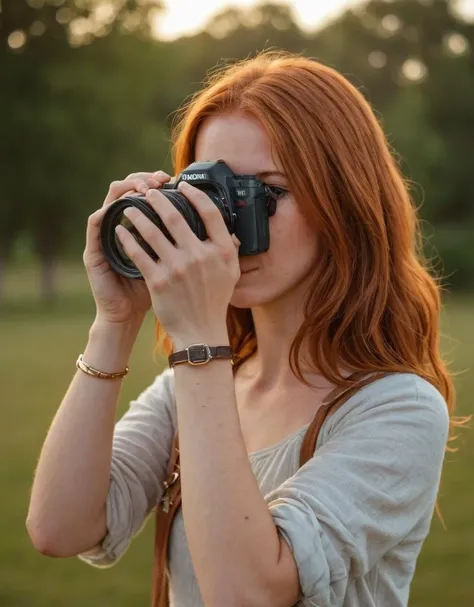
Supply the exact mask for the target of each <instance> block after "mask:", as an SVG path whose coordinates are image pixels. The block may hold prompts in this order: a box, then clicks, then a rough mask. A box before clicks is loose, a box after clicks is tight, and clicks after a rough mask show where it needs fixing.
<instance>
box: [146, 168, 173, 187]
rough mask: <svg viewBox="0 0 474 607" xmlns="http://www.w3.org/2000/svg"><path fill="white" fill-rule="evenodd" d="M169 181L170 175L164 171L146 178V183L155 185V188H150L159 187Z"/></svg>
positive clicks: (156, 172)
mask: <svg viewBox="0 0 474 607" xmlns="http://www.w3.org/2000/svg"><path fill="white" fill-rule="evenodd" d="M170 180H171V175H168V173H165V172H164V171H155V173H152V174H151V175H150V177H149V178H148V183H154V184H157V185H156V186H152V187H161V186H163V185H164V184H165V183H168V182H169V181H170Z"/></svg>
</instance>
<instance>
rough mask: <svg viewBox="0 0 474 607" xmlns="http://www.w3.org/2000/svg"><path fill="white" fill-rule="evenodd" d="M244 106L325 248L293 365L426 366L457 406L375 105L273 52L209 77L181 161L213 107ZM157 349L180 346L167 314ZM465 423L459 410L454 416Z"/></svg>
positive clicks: (180, 148) (247, 316) (186, 119)
mask: <svg viewBox="0 0 474 607" xmlns="http://www.w3.org/2000/svg"><path fill="white" fill-rule="evenodd" d="M232 110H238V111H241V112H242V111H243V112H246V113H248V114H250V115H252V116H253V117H255V118H257V119H258V120H259V121H260V122H261V124H262V125H263V126H264V128H265V129H266V131H267V133H268V137H269V138H270V140H271V143H272V146H273V149H274V151H275V152H276V154H277V156H278V158H279V159H280V162H281V163H282V165H283V166H284V167H285V173H286V174H287V176H288V182H289V188H290V190H291V192H292V193H293V195H294V197H295V200H296V202H297V204H298V205H299V206H300V209H301V211H302V213H303V214H304V216H305V217H306V219H307V221H308V222H309V225H311V226H314V233H315V236H316V235H317V238H318V243H320V246H319V251H320V253H319V257H318V262H317V264H315V266H314V270H313V276H312V286H311V288H310V290H309V293H310V295H309V297H308V298H307V301H306V302H305V320H304V322H303V324H302V326H301V327H300V329H299V331H298V333H297V335H296V337H295V340H294V342H293V344H292V346H291V350H290V360H289V364H290V366H291V369H292V371H293V373H294V374H295V375H296V376H297V377H298V378H299V379H300V380H301V381H303V382H304V383H307V382H305V380H304V378H303V377H302V374H301V371H300V367H299V363H298V360H299V352H300V349H301V347H302V345H303V343H305V344H307V345H308V347H309V352H310V355H311V360H312V362H313V364H314V367H315V370H317V371H318V372H320V373H321V374H322V375H323V376H325V377H326V378H327V379H328V380H329V381H331V382H333V383H334V384H336V385H341V386H344V385H345V381H344V379H343V378H342V377H341V375H340V373H339V371H338V368H339V367H340V366H342V367H344V368H346V369H350V370H353V371H390V372H402V373H404V372H408V373H416V374H417V375H419V376H421V377H423V378H425V379H426V380H427V381H429V382H430V383H432V384H433V385H434V386H435V387H436V388H437V389H438V390H439V391H440V392H441V394H442V395H443V396H444V398H445V399H446V402H447V404H448V408H449V411H450V412H451V413H452V412H453V410H454V401H455V392H454V387H453V382H452V378H451V376H450V373H449V372H448V370H447V368H446V365H445V363H444V362H443V359H442V357H441V354H440V349H439V337H440V329H439V315H440V309H441V296H440V284H439V279H438V278H436V277H434V276H432V275H431V274H430V271H429V267H428V263H427V261H426V260H425V258H424V257H423V253H422V242H421V233H420V228H419V222H418V217H417V213H416V210H415V208H414V206H413V203H412V201H411V198H410V195H409V192H408V188H407V183H406V181H405V180H404V178H403V176H402V174H401V172H400V170H399V168H398V166H397V163H396V161H395V159H394V157H393V156H392V154H391V151H390V149H389V146H388V144H387V140H386V138H385V136H384V133H383V131H382V128H381V127H380V125H379V123H378V121H377V119H376V117H375V115H374V113H373V111H372V109H371V107H370V105H369V103H368V102H367V101H366V100H365V98H364V97H363V95H362V94H361V93H360V92H359V91H358V90H357V89H356V88H355V87H354V86H353V85H352V84H351V83H350V82H349V81H348V80H347V79H346V78H344V77H343V76H342V75H341V74H339V73H338V72H336V71H335V70H334V69H331V68H329V67H327V66H325V65H323V64H321V63H319V62H317V61H314V60H311V59H308V58H305V57H302V56H295V55H290V54H288V53H275V52H266V53H263V54H261V55H259V56H257V57H256V58H253V59H248V60H244V61H241V62H239V63H236V64H234V65H232V66H228V67H226V68H224V69H223V70H220V71H219V72H217V73H214V74H213V75H212V76H210V77H209V79H208V82H207V83H206V86H205V87H204V89H202V90H201V91H199V92H198V93H196V94H195V95H194V96H193V97H192V98H191V100H190V101H189V102H188V103H187V104H186V105H185V106H184V107H183V109H182V111H181V112H180V114H179V115H178V121H177V123H176V124H175V127H174V132H173V144H174V145H173V161H174V170H175V173H176V174H177V173H179V172H180V171H181V170H183V169H184V168H185V167H186V166H188V165H189V164H190V163H191V162H193V160H194V151H195V142H196V136H197V132H198V129H199V127H200V125H201V124H202V122H203V120H204V119H206V118H207V117H210V116H213V115H216V114H218V113H221V112H227V111H232ZM227 327H228V332H229V338H230V343H231V345H232V347H233V349H234V352H235V356H236V362H235V364H234V371H235V370H236V369H237V368H238V366H239V364H241V363H242V362H243V361H244V360H245V359H246V358H247V357H248V356H250V355H251V354H252V353H253V352H254V351H255V349H256V348H257V342H256V336H255V331H254V325H253V319H252V314H251V311H250V309H237V308H234V307H233V306H231V305H229V308H228V313H227ZM156 333H157V344H158V345H157V347H158V348H161V350H162V351H163V352H164V354H166V355H167V356H168V355H169V354H170V353H171V352H172V350H173V344H172V342H171V341H170V339H169V338H168V336H167V335H166V333H165V332H164V330H163V329H162V328H161V327H160V325H159V323H158V322H157V323H156ZM456 423H458V424H460V423H461V422H460V421H459V422H456V421H454V420H452V424H453V425H454V424H456Z"/></svg>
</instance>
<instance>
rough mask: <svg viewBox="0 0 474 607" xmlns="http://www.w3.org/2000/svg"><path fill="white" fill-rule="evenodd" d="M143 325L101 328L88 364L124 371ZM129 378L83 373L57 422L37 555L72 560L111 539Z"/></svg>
mask: <svg viewBox="0 0 474 607" xmlns="http://www.w3.org/2000/svg"><path fill="white" fill-rule="evenodd" d="M140 324H141V323H137V322H135V323H127V324H115V325H114V324H112V323H104V322H97V321H96V322H95V323H94V324H93V326H92V327H91V330H90V332H89V341H88V344H87V347H86V349H85V351H84V360H85V361H86V362H87V363H88V364H90V365H91V366H92V367H95V368H98V369H100V370H101V371H106V372H114V371H121V370H123V369H124V368H125V367H126V365H127V363H128V361H129V358H130V354H131V351H132V348H133V345H134V343H135V340H136V338H137V336H138V332H139V329H140ZM121 383H122V380H120V379H116V380H105V379H96V378H94V377H90V376H88V375H86V374H85V373H83V372H82V371H77V372H76V374H75V376H74V377H73V379H72V382H71V384H70V386H69V388H68V390H67V392H66V395H65V396H64V399H63V401H62V403H61V406H60V407H59V410H58V412H57V413H56V416H55V417H54V420H53V422H52V424H51V427H50V429H49V432H48V435H47V437H46V440H45V443H44V445H43V448H42V451H41V455H40V458H39V462H38V466H37V469H36V473H35V479H34V483H33V488H32V493H31V499H30V506H29V511H28V518H27V521H26V526H27V529H28V533H29V535H30V537H31V540H32V542H33V544H34V546H35V547H36V549H37V550H39V551H40V552H42V553H43V554H47V555H49V556H58V557H67V556H73V555H76V554H78V553H79V552H82V551H85V550H88V549H90V548H92V547H93V546H95V545H96V544H97V543H98V542H99V541H100V540H101V539H102V538H103V537H104V536H105V534H106V532H107V527H106V499H107V493H108V488H109V474H110V465H111V453H112V439H113V432H114V425H115V411H116V405H117V401H118V396H119V393H120V388H121Z"/></svg>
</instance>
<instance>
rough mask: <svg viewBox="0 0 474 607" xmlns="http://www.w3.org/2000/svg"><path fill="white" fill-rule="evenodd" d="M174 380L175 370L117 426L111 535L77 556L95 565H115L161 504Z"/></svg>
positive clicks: (143, 395)
mask: <svg viewBox="0 0 474 607" xmlns="http://www.w3.org/2000/svg"><path fill="white" fill-rule="evenodd" d="M172 378H173V375H172V370H171V369H166V370H165V371H164V372H163V373H161V374H160V375H158V376H157V377H156V379H155V381H154V382H153V383H152V384H151V385H150V386H149V387H148V388H147V389H146V390H144V391H143V392H142V393H141V394H140V395H139V397H138V398H137V399H136V400H133V401H131V403H130V405H129V408H128V410H127V411H126V413H125V414H124V415H123V417H122V418H121V419H120V420H119V421H118V422H117V423H116V425H115V429H114V437H113V447H112V460H111V469H110V485H109V492H108V496H107V535H106V536H105V537H104V538H103V539H102V541H101V542H100V544H98V545H97V546H95V548H93V549H92V550H89V551H87V552H84V553H82V554H79V555H78V556H79V558H80V559H81V560H83V561H85V562H86V563H88V564H90V565H93V566H95V567H101V568H103V567H110V566H112V565H114V564H115V563H116V562H117V561H118V560H119V559H120V558H121V556H122V555H123V554H124V553H125V552H126V550H127V548H128V547H129V545H130V542H131V540H132V538H133V537H134V536H135V535H137V534H138V533H139V532H140V531H141V529H142V527H143V525H144V523H145V520H146V518H147V516H148V515H149V514H150V512H151V511H152V510H153V508H154V507H155V506H156V504H157V502H158V501H159V500H160V499H161V496H162V493H163V487H162V482H163V480H165V476H166V472H167V468H168V463H169V457H170V453H171V445H172V441H173V436H174V432H175V428H176V426H177V420H176V408H175V405H174V391H173V390H172V387H171V385H170V384H171V382H172Z"/></svg>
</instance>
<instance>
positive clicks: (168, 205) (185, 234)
mask: <svg viewBox="0 0 474 607" xmlns="http://www.w3.org/2000/svg"><path fill="white" fill-rule="evenodd" d="M146 199H147V201H148V202H149V204H150V206H151V207H152V208H153V210H154V211H155V212H156V213H158V215H159V216H160V218H161V220H162V221H163V223H164V224H165V226H166V228H167V229H168V232H169V233H170V234H171V236H172V237H173V239H174V241H175V242H176V245H177V247H178V248H180V249H183V250H184V251H191V250H192V249H193V248H194V247H195V246H196V245H197V244H199V243H200V242H201V241H200V240H199V238H198V237H197V236H196V234H194V232H193V231H192V230H191V228H190V226H189V225H188V222H187V221H186V220H185V219H184V217H183V216H182V215H181V213H180V212H179V211H178V209H177V208H176V207H175V206H174V204H173V203H172V202H171V201H170V200H169V199H168V198H167V197H166V196H164V195H163V194H162V193H161V192H158V191H156V190H149V191H148V192H147V194H146ZM160 232H161V230H160ZM173 248H174V249H175V250H176V247H174V246H173ZM160 257H161V255H160Z"/></svg>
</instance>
